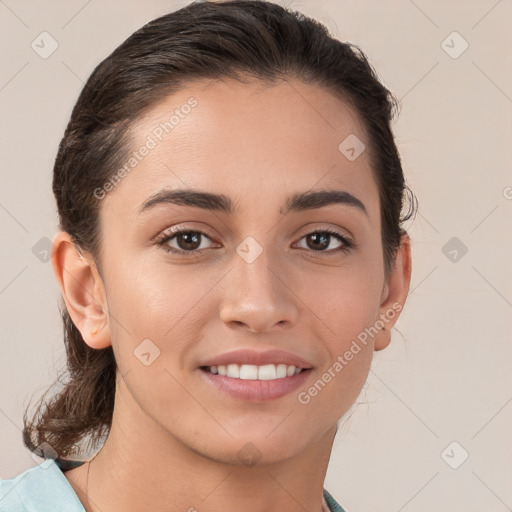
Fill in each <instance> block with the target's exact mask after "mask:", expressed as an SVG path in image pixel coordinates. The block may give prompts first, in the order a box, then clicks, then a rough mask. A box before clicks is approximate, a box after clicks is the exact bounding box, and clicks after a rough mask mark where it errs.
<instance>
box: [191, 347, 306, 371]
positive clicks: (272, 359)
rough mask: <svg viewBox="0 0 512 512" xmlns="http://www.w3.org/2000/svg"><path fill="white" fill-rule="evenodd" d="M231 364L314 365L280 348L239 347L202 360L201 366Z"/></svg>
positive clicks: (303, 366)
mask: <svg viewBox="0 0 512 512" xmlns="http://www.w3.org/2000/svg"><path fill="white" fill-rule="evenodd" d="M230 364H235V365H239V366H242V365H244V364H245V365H253V366H264V365H269V364H273V365H276V366H277V365H286V366H295V368H300V369H311V368H313V365H311V364H310V363H309V362H308V361H306V360H305V359H303V358H301V357H299V356H297V355H295V354H292V353H290V352H286V351H284V350H278V349H272V350H265V351H256V350H247V349H238V350H234V351H231V352H226V353H224V354H220V355H218V356H215V357H213V358H211V359H208V360H207V361H204V362H202V363H201V364H200V367H212V366H216V367H217V368H218V367H219V366H226V367H227V366H228V365H230Z"/></svg>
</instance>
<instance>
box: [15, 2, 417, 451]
mask: <svg viewBox="0 0 512 512" xmlns="http://www.w3.org/2000/svg"><path fill="white" fill-rule="evenodd" d="M224 77H226V78H234V79H237V80H240V81H242V82H243V78H244V77H245V78H249V79H253V80H263V81H267V82H273V81H275V80H278V79H286V78H287V77H292V78H296V79H299V80H301V81H303V82H304V83H307V84H315V85H318V86H320V87H323V88H325V89H326V90H328V91H330V92H331V93H333V94H335V95H336V96H337V97H339V98H340V99H341V100H343V101H345V102H347V103H348V104H349V105H351V106H352V107H353V108H354V109H355V111H356V112H357V113H358V114H359V116H360V119H361V121H362V124H363V127H364V129H365V130H366V132H367V137H368V141H369V145H368V146H369V147H368V148H367V149H368V151H369V154H370V160H371V164H372V170H373V173H374V176H375V180H376V182H377V185H378V187H379V193H380V211H381V219H382V224H381V237H382V247H383V260H384V267H385V272H386V276H387V275H388V273H389V272H390V270H391V269H392V266H393V262H394V259H395V255H396V250H397V248H398V247H399V245H400V240H401V235H402V234H405V231H404V230H403V228H402V227H401V223H402V222H404V221H405V220H408V219H409V218H410V217H411V213H412V212H413V211H414V204H415V198H414V194H412V193H411V194H410V195H411V197H412V198H413V201H412V206H411V208H410V209H409V212H408V214H407V215H405V216H404V217H401V214H402V209H403V206H404V204H405V195H406V192H410V191H409V189H408V187H407V186H406V185H405V181H404V175H403V171H402V166H401V161H400V156H399V152H398V149H397V147H396V145H395V141H394V137H393V134H392V130H391V121H392V119H393V117H394V114H395V112H396V111H397V110H398V101H397V100H396V99H395V98H394V96H393V95H392V94H391V93H390V92H389V91H388V89H386V88H385V87H384V86H383V85H382V84H381V83H380V81H379V80H378V78H377V75H376V73H375V71H374V70H373V68H372V67H371V65H370V64H369V62H368V60H367V57H366V56H365V54H364V53H363V52H362V51H361V50H360V49H359V48H358V47H357V46H355V45H354V44H351V43H343V42H341V41H339V40H337V39H335V38H333V37H331V36H330V35H329V32H328V30H327V29H326V27H325V26H324V25H322V24H320V23H319V22H317V21H315V20H313V19H311V18H309V17H306V16H305V15H303V14H301V13H299V12H294V11H291V10H289V9H286V8H283V7H281V6H279V5H277V4H274V3H271V2H265V1H259V0H247V1H243V0H235V1H226V2H205V1H195V2H193V3H191V4H189V5H188V6H186V7H184V8H182V9H180V10H178V11H175V12H172V13H170V14H167V15H165V16H162V17H160V18H158V19H155V20H153V21H151V22H149V23H147V24H146V25H145V26H143V27H142V28H141V29H139V30H137V31H136V32H135V33H133V34H132V35H131V36H130V37H129V38H128V39H127V40H126V41H124V42H123V43H122V44H121V45H120V46H119V47H118V48H117V49H115V50H114V51H113V52H112V53H111V55H109V56H108V57H107V58H105V59H104V60H103V61H102V62H101V63H100V64H99V65H98V66H97V67H96V68H95V69H94V71H93V72H92V74H91V76H90V77H89V79H88V81H87V83H86V84H85V86H84V88H83V90H82V91H81V93H80V96H79V98H78V100H77V102H76V105H75V106H74V108H73V111H72V114H71V119H70V121H69V124H68V126H67V128H66V130H65V133H64V136H63V138H62V141H61V142H60V145H59V148H58V153H57V157H56V160H55V166H54V177H53V192H54V194H55V198H56V201H57V207H58V213H59V219H60V225H59V228H60V229H61V230H64V231H66V232H68V233H69V234H70V235H71V237H72V239H73V241H74V243H75V244H76V247H77V249H79V250H80V251H81V252H82V251H84V252H87V253H89V254H90V255H91V256H92V257H93V258H94V261H95V262H96V264H97V267H98V270H99V272H100V275H102V272H101V260H102V258H101V232H100V229H99V222H98V212H99V208H100V202H101V201H100V199H98V198H97V197H96V195H95V194H94V191H95V190H96V189H97V188H98V187H102V186H103V185H104V184H105V182H107V180H109V178H111V177H112V176H113V175H114V174H115V172H116V171H118V170H119V169H120V168H121V167H122V166H123V164H124V160H125V158H126V155H127V154H128V152H129V149H130V137H129V128H130V127H131V125H132V124H133V123H134V121H136V120H137V119H138V118H139V117H140V116H141V115H142V114H143V113H144V112H146V111H147V110H148V109H149V108H151V107H152V106H154V105H155V104H156V102H158V101H161V100H162V99H163V98H165V97H166V96H167V95H169V94H172V93H173V92H176V91H178V90H180V89H183V88H186V86H187V83H191V82H192V81H193V80H201V79H218V78H224ZM340 142H341V141H340ZM61 315H62V320H63V326H64V341H65V346H66V353H67V371H66V374H65V375H66V378H65V379H59V382H60V384H61V385H62V389H60V390H59V391H58V392H57V393H55V394H53V395H52V396H51V397H50V398H48V399H47V398H46V397H47V394H48V391H50V390H48V391H47V393H46V394H45V395H44V396H43V397H42V398H41V399H40V402H39V405H38V407H37V409H36V411H35V412H33V414H32V416H31V418H30V420H29V419H28V413H27V411H25V415H24V430H23V439H24V443H25V445H26V446H27V447H28V448H29V449H30V450H32V451H35V452H36V453H38V454H40V455H43V456H46V455H47V451H46V450H44V448H42V446H43V445H44V443H48V445H50V446H51V447H52V449H53V450H55V451H56V452H57V453H58V455H59V457H66V456H68V455H72V454H76V453H78V448H79V443H81V442H82V441H83V440H84V439H86V438H89V440H90V441H91V440H92V441H93V442H97V441H98V440H99V439H100V436H102V435H105V433H108V431H109V429H110V426H111V422H112V412H113V407H114V395H115V385H116V383H115V380H116V362H115V359H114V355H113V351H112V347H108V348H105V349H101V350H95V349H92V348H90V347H89V346H88V345H86V343H85V342H84V340H83V338H82V336H81V334H80V331H79V330H78V329H77V328H76V326H75V325H74V324H73V322H72V320H71V318H70V316H69V314H68V312H67V310H66V308H65V306H64V302H63V301H62V303H61ZM44 446H46V445H44Z"/></svg>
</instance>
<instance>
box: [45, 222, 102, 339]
mask: <svg viewBox="0 0 512 512" xmlns="http://www.w3.org/2000/svg"><path fill="white" fill-rule="evenodd" d="M51 260H52V266H53V272H54V274H55V277H56V278H57V281H58V283H59V287H60V290H61V292H62V296H63V298H64V302H65V304H66V308H67V310H68V313H69V315H70V317H71V319H72V321H73V323H74V324H75V326H76V327H77V329H78V330H79V331H80V333H81V334H82V338H83V339H84V341H85V343H87V345H89V346H90V347H91V348H96V349H101V348H105V347H108V346H109V345H110V344H111V340H110V332H109V329H108V310H107V309H106V306H104V304H106V294H105V288H104V286H103V280H102V279H101V276H100V274H99V272H98V270H97V268H96V264H95V263H94V261H93V259H92V258H91V257H89V258H86V257H85V256H83V255H82V253H81V252H80V251H79V249H78V248H77V246H76V245H75V244H74V242H73V240H72V239H71V236H70V235H69V233H67V232H66V231H59V232H58V233H57V234H56V235H55V237H54V238H53V245H52V255H51ZM95 331H96V332H95Z"/></svg>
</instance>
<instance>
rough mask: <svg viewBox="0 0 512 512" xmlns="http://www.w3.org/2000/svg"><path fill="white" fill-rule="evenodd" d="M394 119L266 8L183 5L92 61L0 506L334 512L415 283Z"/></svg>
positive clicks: (333, 53)
mask: <svg viewBox="0 0 512 512" xmlns="http://www.w3.org/2000/svg"><path fill="white" fill-rule="evenodd" d="M395 106H396V103H395V100H394V98H393V96H392V95H391V93H390V92H389V91H388V90H387V89H386V88H385V87H384V86H383V85H382V84H381V83H380V82H379V81H378V79H377V77H376V75H375V73H374V71H373V70H372V68H371V66H370V65H369V63H368V61H367V59H366V57H365V55H364V54H363V53H362V52H361V51H360V50H359V49H358V48H357V47H355V46H353V45H350V44H347V43H342V42H340V41H337V40H335V39H333V38H331V37H330V36H329V35H328V32H327V31H326V29H325V28H324V27H323V25H321V24H319V23H318V22H315V21H314V20H311V19H309V18H307V17H305V16H303V15H301V14H299V13H296V12H291V11H288V10H286V9H284V8H282V7H280V6H278V5H276V4H273V3H270V2H260V1H228V2H223V3H213V2H209V3H205V2H201V3H197V2H195V3H192V4H190V5H188V6H187V7H184V8H182V9H180V10H179V11H177V12H174V13H171V14H168V15H166V16H163V17H161V18H159V19H156V20H153V21H152V22H150V23H148V24H147V25H146V26H144V27H142V28H141V29H140V30H138V31H137V32H135V33H134V34H133V35H132V36H130V37H129V38H128V39H127V40H126V41H125V42H124V43H122V44H121V45H120V46H119V47H118V48H117V49H116V50H115V51H114V52H113V53H112V54H111V55H110V56H109V57H107V58H106V59H105V60H104V61H103V62H101V63H100V64H99V65H98V66H97V68H96V69H95V70H94V72H93V73H92V75H91V77H90V78H89V80H88V82H87V83H86V85H85V87H84V89H83V91H82V93H81V95H80V97H79V99H78V101H77V103H76V105H75V107H74V109H73V112H72V115H71V120H70V122H69V125H68V127H67V129H66V132H65V134H64V137H63V139H62V141H61V144H60V146H59V151H58V154H57V158H56V162H55V167H54V180H53V191H54V194H55V197H56V201H57V206H58V211H59V216H60V226H59V229H60V231H59V232H58V233H57V234H56V236H55V238H54V240H53V250H52V265H53V269H54V272H55V275H56V278H57V281H58V283H59V286H60V289H61V291H62V297H63V305H62V318H63V323H64V335H65V343H66V349H67V356H68V370H69V371H68V373H67V375H66V376H65V377H64V378H61V379H59V383H60V384H61V386H62V387H61V389H60V390H59V391H58V393H57V394H56V395H54V396H53V397H52V398H51V399H49V400H45V399H44V397H43V400H42V401H41V403H40V405H39V407H38V409H37V411H36V413H34V414H33V416H31V417H29V415H28V413H27V414H26V416H25V429H24V441H25V444H26V446H27V447H28V448H29V449H31V450H32V451H34V452H35V453H37V454H39V455H41V456H42V457H44V458H45V460H44V462H43V463H42V464H41V465H39V466H36V467H34V468H31V469H30V470H28V471H26V472H25V473H22V474H21V475H19V476H18V477H17V478H15V479H11V480H5V481H2V482H1V484H0V509H1V510H20V509H23V510H38V511H41V510H52V511H55V510H66V511H75V510H76V511H83V510H86V511H87V512H97V511H102V512H108V511H123V512H129V511H132V510H133V511H135V510H137V511H140V510H152V511H164V510H165V511H167V510H171V509H172V510H199V511H201V510H208V511H211V512H215V511H217V510H235V509H238V510H244V511H249V512H253V511H254V512H256V511H262V510H265V511H290V512H291V511H296V510H308V511H311V512H313V511H315V512H320V511H322V510H323V511H325V510H332V511H334V510H337V511H343V509H342V507H341V506H340V505H339V504H338V503H336V501H335V500H334V498H333V497H332V496H331V495H330V494H329V493H328V492H327V490H325V489H324V488H323V485H324V479H325V474H326V470H327V465H328V462H329V457H330V453H331V449H332V443H333V440H334V437H335V435H336V432H337V429H338V426H339V423H340V421H341V420H340V419H341V418H342V417H344V416H345V413H346V412H347V411H348V410H349V408H350V407H351V405H352V404H354V402H355V400H356V398H357V396H358V394H359V392H360V391H361V389H362V387H363V385H364V382H365V380H366V378H367V375H368V372H369V369H370V365H371V361H372V354H373V351H376V350H382V349H384V348H386V346H387V345H388V344H389V343H390V339H391V338H390V336H391V334H390V331H391V329H392V327H393V326H394V324H395V322H396V321H397V319H398V317H399V315H400V312H401V310H402V308H403V305H404V303H405V300H406V297H407V293H408V289H409V283H410V275H411V255H410V239H409V237H408V235H407V233H406V232H405V231H404V230H403V228H402V227H401V224H402V222H403V221H404V220H407V219H408V218H410V215H411V211H410V212H409V213H408V214H407V215H405V216H403V217H402V216H401V215H402V207H403V204H404V200H405V192H406V191H407V187H406V185H405V181H404V176H403V170H402V167H401V162H400V157H399V152H398V150H397V148H396V145H395V142H394V138H393V134H392V131H391V128H390V122H391V119H392V114H393V110H394V107H395ZM99 445H101V447H100V448H99V449H97V447H98V446H99ZM93 448H94V449H93ZM84 453H95V454H94V456H93V457H90V456H86V457H84V456H83V454H84ZM2 507H3V508H2Z"/></svg>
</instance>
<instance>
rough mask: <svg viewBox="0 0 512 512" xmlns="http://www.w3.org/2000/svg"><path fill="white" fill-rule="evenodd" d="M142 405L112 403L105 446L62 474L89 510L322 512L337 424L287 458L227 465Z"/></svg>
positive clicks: (109, 511) (94, 511) (119, 401)
mask: <svg viewBox="0 0 512 512" xmlns="http://www.w3.org/2000/svg"><path fill="white" fill-rule="evenodd" d="M119 403H123V402H122V401H121V400H116V404H119ZM125 405H126V402H125ZM116 407H117V405H116ZM141 412H142V411H140V409H139V410H138V411H137V410H136V409H134V408H129V407H128V408H125V409H123V410H122V411H121V410H119V407H117V409H116V408H115V410H114V416H113V421H112V428H111V430H110V433H109V436H108V438H107V440H106V442H105V444H104V446H103V448H102V449H101V450H100V451H99V452H98V453H97V454H96V456H95V457H94V458H93V459H92V460H91V461H90V463H88V464H84V466H82V467H81V468H78V469H75V470H71V471H68V472H67V473H66V476H67V478H68V480H69V481H70V483H71V485H73V487H74V488H75V491H76V492H77V495H78V496H79V498H80V499H81V501H82V503H83V505H84V508H85V509H86V511H87V512H113V511H116V512H120V511H122V512H132V511H133V512H135V511H137V512H138V511H140V510H151V511H152V512H168V511H169V510H179V511H188V512H195V511H201V510H205V509H206V510H208V511H209V512H221V511H222V512H225V510H237V509H238V510H244V511H245V512H260V511H262V510H265V511H267V512H297V511H303V510H307V511H311V512H322V501H323V483H324V480H325V474H326V471H327V465H328V462H329V457H330V453H331V449H332V443H333V440H334V436H335V433H336V428H335V427H333V428H332V429H330V430H329V431H327V432H326V433H325V434H324V435H323V436H322V437H320V438H319V439H318V440H317V441H316V442H315V443H314V444H312V445H310V446H308V447H307V448H306V449H305V450H303V451H302V452H301V453H299V454H297V455H295V456H293V457H290V458H288V459H286V460H277V461H276V462H273V463H268V464H259V463H257V464H254V465H244V464H241V463H236V464H233V463H231V464H230V463H226V462H224V461H220V460H216V459H213V458H210V457H207V456H205V455H204V454H203V453H199V452H197V451H194V450H193V449H191V447H189V446H186V445H185V444H183V443H182V442H181V441H180V440H179V439H177V438H176V437H174V436H172V435H171V434H170V433H169V432H168V431H167V430H164V429H163V428H162V427H161V426H160V425H158V424H156V423H155V422H154V421H153V420H152V419H151V418H149V417H148V416H147V415H145V414H143V413H142V414H141ZM86 466H87V467H86ZM78 470H80V471H78ZM74 472H75V475H72V473H74ZM116 490H119V491H118V492H116Z"/></svg>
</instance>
